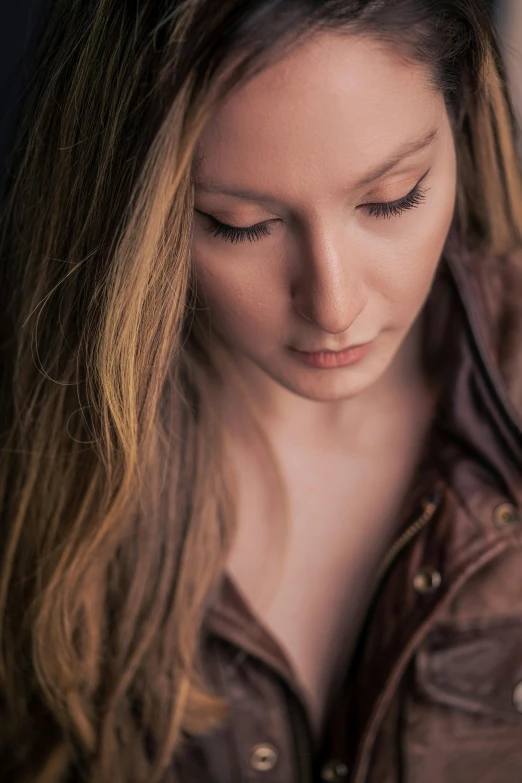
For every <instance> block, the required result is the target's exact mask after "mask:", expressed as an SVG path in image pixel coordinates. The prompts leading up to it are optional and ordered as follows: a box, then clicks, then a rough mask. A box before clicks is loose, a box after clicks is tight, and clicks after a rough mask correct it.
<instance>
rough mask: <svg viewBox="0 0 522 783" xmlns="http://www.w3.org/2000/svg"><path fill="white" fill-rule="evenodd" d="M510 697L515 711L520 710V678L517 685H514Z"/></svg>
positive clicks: (521, 689) (521, 697)
mask: <svg viewBox="0 0 522 783" xmlns="http://www.w3.org/2000/svg"><path fill="white" fill-rule="evenodd" d="M512 698H513V705H514V707H515V709H516V711H517V712H522V680H521V681H520V682H519V683H518V685H515V690H514V691H513V696H512Z"/></svg>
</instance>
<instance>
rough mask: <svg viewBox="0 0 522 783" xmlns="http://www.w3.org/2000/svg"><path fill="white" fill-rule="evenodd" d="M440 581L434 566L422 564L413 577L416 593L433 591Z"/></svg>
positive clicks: (440, 578)
mask: <svg viewBox="0 0 522 783" xmlns="http://www.w3.org/2000/svg"><path fill="white" fill-rule="evenodd" d="M441 581H442V577H441V575H440V573H439V571H437V569H436V568H433V567H432V566H424V567H423V568H421V569H420V570H419V571H417V573H416V574H415V576H414V577H413V587H414V588H415V590H416V591H417V592H418V593H433V592H434V591H435V590H436V589H437V588H438V587H439V586H440V583H441Z"/></svg>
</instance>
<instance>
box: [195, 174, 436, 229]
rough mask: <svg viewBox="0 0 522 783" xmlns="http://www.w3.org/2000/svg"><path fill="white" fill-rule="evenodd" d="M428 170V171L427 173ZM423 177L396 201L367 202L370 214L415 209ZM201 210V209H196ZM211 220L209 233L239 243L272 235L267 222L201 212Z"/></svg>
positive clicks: (421, 193) (392, 214)
mask: <svg viewBox="0 0 522 783" xmlns="http://www.w3.org/2000/svg"><path fill="white" fill-rule="evenodd" d="M427 173H428V172H426V174H427ZM426 174H425V175H424V176H423V177H421V179H420V180H419V182H417V184H416V185H415V187H414V188H412V190H410V192H409V193H408V194H407V195H406V196H403V197H402V198H400V199H397V200H396V201H384V202H380V203H376V204H365V205H364V206H365V207H366V208H367V209H368V214H369V215H370V216H371V217H375V218H384V219H385V220H386V219H388V218H392V217H397V216H398V215H402V213H403V212H406V210H408V209H414V208H415V207H418V206H419V205H420V204H422V202H423V201H424V200H425V198H426V193H427V192H428V190H429V188H426V189H424V190H423V189H421V188H420V183H421V182H422V180H423V179H424V177H425V176H426ZM196 212H199V210H196ZM200 214H202V215H204V217H206V218H207V220H208V221H209V225H208V226H206V227H205V231H206V233H207V234H211V235H212V236H214V237H222V238H223V239H224V240H225V241H226V242H232V243H233V244H237V243H239V242H245V240H248V241H249V242H256V241H257V240H259V239H261V238H262V237H267V236H270V234H271V233H272V232H271V230H270V228H269V227H268V224H267V223H256V225H254V226H246V227H241V228H238V227H237V226H229V225H227V224H226V223H222V222H221V221H220V220H217V218H215V217H213V216H212V215H207V214H206V213H204V212H200Z"/></svg>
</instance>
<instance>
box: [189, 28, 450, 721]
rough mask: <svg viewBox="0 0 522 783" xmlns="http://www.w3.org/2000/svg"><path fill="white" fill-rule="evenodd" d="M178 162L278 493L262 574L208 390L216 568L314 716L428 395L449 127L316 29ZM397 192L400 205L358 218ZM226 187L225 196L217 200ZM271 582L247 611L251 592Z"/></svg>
mask: <svg viewBox="0 0 522 783" xmlns="http://www.w3.org/2000/svg"><path fill="white" fill-rule="evenodd" d="M414 144H416V145H417V150H416V151H415V152H414V153H411V145H414ZM407 145H410V150H409V151H410V153H411V154H407V152H408V150H406V149H405V147H406V146H407ZM198 153H199V162H198V165H197V167H196V169H195V174H196V195H195V199H196V200H195V207H196V214H195V230H194V262H195V265H196V271H197V276H198V285H199V292H200V295H201V296H202V298H203V299H204V300H205V303H206V305H207V306H208V308H209V312H210V316H211V319H212V325H213V328H214V329H215V332H216V333H217V334H218V335H219V338H220V339H221V341H222V342H223V344H224V345H225V346H226V350H227V353H228V355H229V357H230V359H231V361H232V363H233V365H234V367H235V369H236V370H237V371H238V373H239V374H240V375H241V378H242V383H243V384H244V387H245V390H246V392H247V395H248V399H249V401H250V405H251V406H252V407H253V409H254V411H255V414H256V416H257V418H258V420H259V422H260V423H261V425H262V427H263V429H264V431H265V432H266V434H267V437H268V439H269V442H270V444H271V446H272V448H273V451H274V455H275V457H276V459H277V462H278V464H279V467H280V472H281V476H282V478H283V483H284V489H285V492H286V496H287V500H288V524H289V528H288V540H287V544H286V549H285V553H284V565H283V568H282V571H281V573H280V574H279V572H278V571H277V567H276V566H274V567H273V568H272V569H271V567H270V566H271V563H274V562H276V560H277V551H276V552H274V549H276V550H278V548H279V547H280V545H281V536H280V530H279V529H278V527H277V525H278V520H280V518H281V506H280V500H279V495H278V494H277V492H276V488H275V485H274V481H273V477H272V473H271V471H270V470H269V466H268V464H267V462H266V455H263V453H262V451H261V450H260V449H259V448H257V447H256V445H255V443H256V441H255V438H254V437H253V435H252V430H251V425H250V423H249V419H248V415H247V414H246V412H245V409H244V406H243V402H242V398H241V396H240V395H239V394H238V392H237V389H236V387H235V385H234V383H233V382H230V383H228V384H227V383H225V386H224V393H223V398H222V399H221V401H220V402H221V404H222V406H223V415H224V417H225V422H226V426H227V433H228V442H229V448H230V452H231V455H232V460H233V464H234V466H235V470H236V475H237V482H238V533H237V537H236V541H235V544H234V547H233V550H232V552H231V555H230V560H229V570H230V573H231V575H232V576H233V577H234V579H235V581H236V583H237V585H238V586H239V588H240V589H241V590H242V592H243V594H244V596H245V597H246V598H247V600H248V601H249V603H250V604H251V606H252V608H253V610H254V611H255V612H256V613H257V614H258V616H259V618H260V619H261V620H262V621H263V622H264V623H265V625H266V626H267V628H269V630H270V631H271V632H272V633H273V634H274V635H275V637H276V638H277V639H278V640H279V642H280V643H281V645H282V647H283V648H284V649H285V651H286V653H287V655H288V656H289V658H290V660H291V661H292V663H293V664H294V666H295V669H296V672H297V675H298V676H299V677H300V679H301V681H302V684H303V686H304V688H305V690H306V692H307V693H308V695H309V705H310V710H311V714H312V716H313V720H314V721H315V724H316V727H319V726H320V725H321V722H322V720H323V718H324V712H325V708H326V706H327V703H328V699H329V697H330V695H331V692H332V688H333V687H334V685H335V681H336V678H337V676H338V675H339V672H340V670H341V667H342V666H343V665H346V662H347V659H348V657H349V654H350V652H351V648H352V644H353V638H354V633H355V631H356V630H357V628H358V626H359V624H360V622H361V619H362V616H363V613H364V608H365V605H366V603H365V602H366V600H367V597H368V592H369V590H370V587H371V584H372V577H373V576H374V574H375V570H376V568H377V565H378V563H379V561H380V558H381V557H382V555H383V553H384V551H385V550H386V548H387V546H388V545H389V542H390V539H391V538H393V534H394V531H395V529H396V525H397V513H398V509H399V506H400V503H401V500H402V498H403V496H404V492H405V490H406V488H407V486H408V483H409V481H410V479H411V475H412V471H413V469H414V467H415V464H416V462H417V460H418V456H419V451H420V448H421V446H422V443H423V440H424V437H425V434H426V431H427V428H428V427H429V424H430V421H431V417H432V413H433V408H434V404H435V401H436V391H435V389H434V387H433V385H432V384H431V383H430V380H429V379H428V378H427V377H426V375H425V371H424V365H423V357H422V351H421V332H422V327H423V322H422V316H423V312H422V309H423V305H424V303H425V301H426V298H427V296H428V294H429V290H430V287H431V284H432V281H433V276H434V274H435V271H436V268H437V264H438V261H439V258H440V254H441V252H442V248H443V245H444V242H445V239H446V236H447V233H448V230H449V226H450V222H451V218H452V214H453V208H454V200H455V187H456V161H455V149H454V144H453V138H452V134H451V128H450V124H449V119H448V117H447V114H446V110H445V106H444V101H443V99H442V97H441V95H440V94H439V93H437V92H436V91H435V89H434V88H433V86H432V85H431V83H430V81H429V79H428V77H427V74H426V73H425V72H424V71H423V70H422V69H421V68H420V67H419V66H414V65H412V64H406V63H405V62H404V60H402V59H400V58H399V57H398V56H397V55H396V54H395V53H394V52H393V51H391V50H389V49H388V50H386V49H384V48H382V47H381V46H380V45H379V44H378V43H377V42H375V41H372V40H370V39H363V38H360V37H354V36H341V35H338V34H333V33H328V34H323V35H321V36H320V37H317V38H315V39H314V40H313V41H310V42H308V43H307V44H306V45H303V46H301V47H300V48H298V49H297V50H295V51H294V52H292V53H291V54H290V55H289V56H287V57H286V58H285V59H284V60H282V61H281V62H279V63H277V64H276V65H274V66H273V67H271V68H270V69H267V70H266V71H265V72H263V73H261V74H259V75H258V76H256V77H255V78H254V79H253V80H252V81H251V82H249V83H248V84H247V85H246V86H244V87H242V88H241V89H240V90H239V91H237V92H236V93H234V94H233V95H232V96H231V97H230V98H229V99H228V100H227V101H226V102H225V103H224V104H223V105H222V106H221V107H220V109H219V111H218V112H217V113H216V114H215V116H214V117H213V118H212V119H211V120H210V122H209V123H208V125H207V127H206V128H205V131H204V134H203V137H202V139H201V142H200V145H199V149H198ZM399 153H400V154H399ZM394 156H395V165H394V166H393V167H392V168H390V169H389V170H388V171H386V172H385V173H383V172H382V171H381V173H380V174H379V175H378V176H375V175H376V169H377V168H381V169H382V167H383V165H384V164H385V163H387V162H389V160H390V159H391V158H392V157H394ZM363 180H365V181H364V182H363ZM416 186H417V187H418V191H420V192H421V196H420V197H419V198H415V197H414V199H413V202H414V203H413V205H412V206H410V208H401V209H400V210H399V209H395V210H394V212H393V214H392V215H388V216H383V214H382V212H380V211H377V213H376V212H375V209H374V208H373V206H372V205H375V204H383V203H384V202H398V201H399V200H401V199H403V198H404V197H406V196H407V195H408V194H411V193H412V192H414V191H413V189H414V188H415V187H416ZM231 188H233V189H235V190H241V191H243V194H242V195H241V196H239V195H237V194H236V195H230V193H224V192H223V191H224V190H229V189H231ZM244 191H249V192H250V195H249V196H248V197H246V196H245V194H244ZM418 191H417V192H418ZM402 203H403V204H404V202H402ZM409 203H410V204H411V200H410V202H409ZM209 215H210V216H212V217H213V218H214V219H217V220H218V221H221V222H222V223H225V224H228V225H232V226H236V227H249V226H253V225H254V224H260V223H261V224H262V225H263V226H264V228H262V229H259V230H258V231H257V232H254V235H252V234H251V239H252V241H249V240H248V239H246V241H238V242H231V241H228V240H227V238H226V236H223V235H217V236H216V235H213V234H212V233H211V232H212V229H213V228H215V223H213V221H212V217H210V218H209V217H208V216H209ZM368 341H370V342H371V345H370V347H369V350H368V351H367V353H366V354H365V355H364V356H363V357H362V358H361V359H359V360H358V361H357V362H355V363H353V364H350V365H349V366H340V367H333V368H328V369H325V368H317V367H311V366H309V365H307V364H305V363H304V362H303V361H301V360H300V359H298V358H296V354H295V351H294V350H293V349H298V350H301V351H321V350H323V351H328V350H330V351H338V350H340V349H343V348H346V347H347V346H351V345H356V344H359V343H361V342H368ZM279 577H280V581H279V582H277V592H276V594H275V596H273V597H272V600H270V601H269V602H267V594H268V593H267V590H266V586H267V583H268V582H269V581H270V580H271V579H273V580H277V579H278V578H279Z"/></svg>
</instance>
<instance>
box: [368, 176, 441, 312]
mask: <svg viewBox="0 0 522 783" xmlns="http://www.w3.org/2000/svg"><path fill="white" fill-rule="evenodd" d="M447 184H448V185H450V188H449V190H447V191H445V192H443V193H441V194H433V196H434V197H433V199H432V200H431V202H430V203H429V204H428V203H426V204H425V205H424V206H421V207H420V208H419V209H418V210H417V211H415V210H413V213H412V214H411V215H409V216H408V218H407V221H405V223H406V222H407V223H408V226H407V227H406V226H405V225H404V226H402V227H401V231H402V230H404V233H401V236H400V237H395V240H389V241H388V242H387V243H386V244H381V246H380V248H379V250H378V251H377V253H375V254H374V259H375V263H374V264H373V265H372V273H371V274H372V279H371V282H370V283H369V286H370V287H371V288H372V289H373V290H374V291H376V292H379V293H380V294H381V296H382V297H383V298H384V299H386V300H387V301H388V303H389V304H391V305H393V304H394V303H396V304H397V305H401V306H402V307H404V308H406V309H408V310H410V311H412V312H413V311H414V310H415V309H418V308H419V307H420V306H421V305H422V303H423V301H424V299H425V297H426V296H427V294H428V292H429V289H430V286H431V282H432V280H433V276H434V274H435V271H436V269H437V265H438V262H439V259H440V256H441V254H442V251H443V249H444V244H445V241H446V238H447V235H448V231H449V228H450V225H451V220H452V216H453V206H454V195H453V193H454V191H453V190H452V189H451V183H447ZM448 194H449V196H448Z"/></svg>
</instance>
